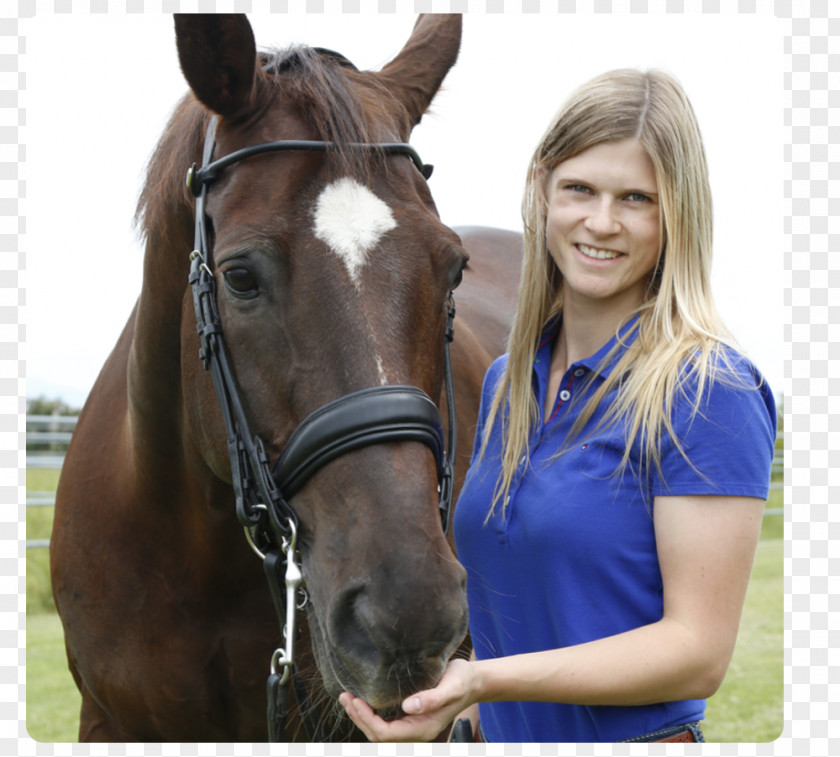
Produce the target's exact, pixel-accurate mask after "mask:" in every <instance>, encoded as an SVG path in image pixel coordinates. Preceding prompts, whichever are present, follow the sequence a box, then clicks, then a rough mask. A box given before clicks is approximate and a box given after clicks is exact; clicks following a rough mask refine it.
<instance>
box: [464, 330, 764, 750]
mask: <svg viewBox="0 0 840 757" xmlns="http://www.w3.org/2000/svg"><path fill="white" fill-rule="evenodd" d="M632 323H633V322H631V324H628V326H627V327H626V328H625V330H624V331H625V332H626V331H627V329H629V327H630V326H631V325H632ZM558 329H559V323H555V324H554V325H553V326H550V327H548V328H547V331H546V333H545V334H544V339H543V342H542V344H541V346H540V348H539V350H538V353H537V356H536V359H535V364H534V372H533V381H534V392H535V395H536V400H537V406H538V407H539V408H540V419H539V426H538V428H536V429H535V431H534V433H533V435H532V438H531V441H530V465H529V466H525V465H523V466H522V467H521V468H520V470H519V472H518V474H517V476H516V477H515V479H514V481H513V485H512V486H511V489H510V499H509V502H508V504H507V508H506V512H505V515H504V516H503V515H502V508H501V503H499V504H498V505H497V507H496V513H495V514H494V516H493V517H492V518H491V519H490V520H489V521H488V522H486V523H485V520H486V518H487V513H488V511H489V509H490V505H491V502H492V499H493V492H494V488H495V486H496V482H497V478H498V475H499V471H500V459H501V455H500V450H501V439H500V434H499V428H498V422H497V424H496V426H495V427H494V429H493V434H492V436H491V438H490V444H489V446H488V449H487V451H486V452H485V455H484V457H483V458H482V459H481V461H480V462H478V461H477V457H478V450H479V448H480V443H481V438H482V435H483V432H484V425H485V421H486V417H487V412H488V409H489V407H490V404H491V402H492V398H493V394H494V392H495V388H496V386H497V385H498V382H499V380H500V379H501V376H502V374H503V371H504V367H505V364H506V361H507V356H503V357H501V358H499V359H498V360H497V361H496V362H495V363H493V365H492V366H491V367H490V369H489V370H488V372H487V375H486V377H485V381H484V389H483V396H482V404H481V409H480V412H479V421H478V428H477V432H476V441H475V448H474V451H473V465H472V467H471V468H470V470H469V473H468V474H467V479H466V483H465V485H464V488H463V489H462V491H461V495H460V498H459V500H458V506H457V509H456V510H455V516H454V535H455V541H456V545H457V548H458V559H459V560H460V561H461V563H462V564H463V565H464V567H465V568H466V570H467V574H468V583H467V592H468V600H469V609H470V633H471V635H472V641H473V645H474V648H475V652H476V656H477V657H478V659H487V658H493V657H501V656H507V655H515V654H520V653H526V652H536V651H542V650H546V649H555V648H559V647H567V646H573V645H575V644H582V643H584V642H588V641H592V640H595V639H600V638H603V637H606V636H612V635H614V634H619V633H622V632H624V631H628V630H630V629H633V628H638V627H639V626H643V625H646V624H649V623H654V622H656V621H657V620H660V619H661V618H662V612H663V604H662V576H661V573H660V570H659V561H658V559H657V555H656V540H655V536H654V530H653V517H652V513H653V500H654V497H656V496H659V495H662V496H668V495H689V494H718V495H735V496H744V497H759V498H764V499H766V497H767V495H768V489H769V481H770V466H771V463H772V459H773V444H774V441H775V436H776V409H775V402H774V400H773V396H772V393H771V392H770V389H769V387H768V386H767V383H766V382H765V381H764V380H763V379H762V377H761V376H760V374H759V373H758V371H757V370H756V369H755V367H754V366H753V365H752V364H751V363H749V362H748V361H747V360H746V359H744V358H743V357H741V356H739V355H737V354H736V353H734V352H732V353H730V354H731V356H732V357H733V359H734V361H735V364H736V366H737V373H738V376H739V378H740V379H741V380H742V382H743V384H744V386H732V385H731V383H727V382H723V381H718V382H715V383H714V384H712V385H711V386H707V389H706V390H705V391H704V393H703V398H702V401H701V405H700V412H699V413H697V414H696V415H692V413H691V401H692V397H691V391H690V386H689V392H688V395H689V396H688V397H682V396H680V397H677V398H676V399H675V401H674V409H673V414H672V422H673V426H674V430H675V432H676V435H677V437H678V439H679V440H680V443H681V444H682V446H683V449H684V450H685V451H686V452H687V454H688V456H689V459H690V460H691V462H692V465H688V464H687V463H686V461H685V459H684V458H683V456H682V454H681V453H680V451H679V449H678V448H677V447H676V445H675V444H674V442H673V440H672V439H671V438H670V437H668V436H667V435H666V436H665V437H664V438H663V440H662V446H661V456H662V462H661V472H660V471H659V470H656V468H655V466H652V468H653V470H650V471H648V472H647V475H646V476H645V480H644V481H640V480H639V479H638V478H637V477H636V475H637V472H638V471H639V469H640V466H639V463H640V460H641V455H640V454H639V450H638V444H636V445H634V448H633V452H632V454H631V458H630V465H629V466H628V468H627V469H626V470H625V473H624V474H623V475H622V476H620V477H619V476H616V475H615V471H616V469H617V467H618V464H619V462H620V460H621V456H622V454H623V453H624V448H625V442H624V439H625V435H624V425H623V424H621V423H619V424H614V425H613V426H612V427H611V428H607V429H602V430H600V431H598V432H597V433H596V434H594V435H591V432H592V431H593V430H594V429H595V427H596V426H597V425H598V420H599V419H600V418H601V417H602V413H599V412H596V413H595V415H594V416H593V418H592V419H591V420H590V421H589V423H588V424H587V426H586V427H585V428H584V429H583V433H582V435H581V437H580V438H579V441H578V442H576V443H575V444H574V445H572V447H571V449H570V451H568V452H566V453H564V454H563V455H561V456H559V457H557V452H558V450H559V449H560V448H561V447H562V446H563V445H562V442H563V441H564V439H565V437H566V435H567V434H568V432H569V430H570V428H571V426H572V424H573V422H574V420H575V416H576V414H577V408H578V407H579V405H578V404H577V402H581V401H583V402H585V400H586V398H587V396H588V395H589V394H590V393H592V392H594V391H595V390H596V389H597V387H598V386H599V384H600V383H602V382H603V381H604V378H605V376H604V375H602V374H597V373H596V372H597V368H598V366H599V364H600V362H601V359H602V358H603V357H604V356H605V355H606V354H607V353H608V352H609V350H610V349H611V348H612V347H613V346H614V343H615V339H613V340H611V341H610V342H609V343H607V344H606V345H604V347H603V348H601V349H600V350H599V351H598V352H597V353H595V354H594V355H592V356H591V357H589V358H587V359H586V360H582V361H580V362H579V363H575V364H574V365H572V366H570V367H569V369H568V371H567V373H566V375H565V376H564V377H563V380H562V381H561V384H560V389H561V391H560V393H559V396H558V400H557V404H556V405H555V407H554V410H553V411H552V413H551V414H550V416H549V418H548V419H546V418H544V417H543V408H544V407H545V399H546V392H547V386H548V374H549V364H550V358H551V344H552V342H553V336H554V335H556V333H557V330H558ZM633 339H634V335H633V334H631V335H630V336H629V337H628V340H629V342H632V341H633ZM616 360H617V358H616ZM611 362H612V364H614V362H615V360H613V361H611ZM610 367H611V366H607V367H606V368H605V369H604V372H605V373H607V374H608V373H609V370H610ZM593 373H596V375H595V377H594V383H593V384H592V385H590V386H589V388H588V389H587V390H585V388H584V387H585V384H586V382H587V380H588V379H589V378H590V376H591V374H593ZM583 392H585V395H582V396H577V395H581V393H583ZM695 394H696V392H695ZM573 399H576V400H577V402H575V403H573V402H572V400H573ZM611 399H612V395H607V398H606V400H607V402H609V401H610V400H611ZM690 532H691V525H690V524H686V538H690ZM479 709H480V717H481V725H482V729H483V731H484V734H485V736H486V738H487V740H488V741H491V742H555V743H556V742H616V741H621V740H624V739H628V738H632V737H635V736H640V735H642V734H645V733H650V732H652V731H656V730H659V729H662V728H668V727H671V726H675V725H681V724H683V723H690V722H693V721H697V720H700V719H702V718H703V715H704V711H705V700H686V701H678V702H667V703H663V704H654V705H649V706H641V707H635V706H634V707H611V706H578V705H567V704H554V703H544V702H497V703H490V704H485V703H482V704H481V705H480V708H479Z"/></svg>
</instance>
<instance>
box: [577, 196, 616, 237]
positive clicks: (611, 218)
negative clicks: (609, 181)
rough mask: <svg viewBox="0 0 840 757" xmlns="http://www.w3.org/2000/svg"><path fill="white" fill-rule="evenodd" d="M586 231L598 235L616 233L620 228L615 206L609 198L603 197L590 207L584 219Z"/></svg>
mask: <svg viewBox="0 0 840 757" xmlns="http://www.w3.org/2000/svg"><path fill="white" fill-rule="evenodd" d="M584 225H585V226H586V229H587V231H591V232H592V233H593V234H597V235H598V236H610V235H611V234H616V233H618V231H619V230H620V228H621V224H619V222H618V219H617V217H616V214H615V207H614V205H613V202H612V200H611V199H610V198H607V197H605V198H603V199H601V200H600V201H599V202H598V203H597V204H595V205H594V207H592V209H591V212H590V214H589V215H588V216H587V217H586V220H585V221H584Z"/></svg>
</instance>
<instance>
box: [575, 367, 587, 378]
mask: <svg viewBox="0 0 840 757" xmlns="http://www.w3.org/2000/svg"><path fill="white" fill-rule="evenodd" d="M584 373H586V371H585V370H583V368H578V369H577V370H576V371H575V376H577V377H578V378H580V377H581V376H583V374H584Z"/></svg>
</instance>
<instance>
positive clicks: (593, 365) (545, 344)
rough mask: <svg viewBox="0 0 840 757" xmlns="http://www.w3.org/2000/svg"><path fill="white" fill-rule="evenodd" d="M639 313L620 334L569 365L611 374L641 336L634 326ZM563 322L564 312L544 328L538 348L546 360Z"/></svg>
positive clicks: (541, 356) (620, 330) (548, 358)
mask: <svg viewBox="0 0 840 757" xmlns="http://www.w3.org/2000/svg"><path fill="white" fill-rule="evenodd" d="M638 320H639V314H638V313H636V315H634V316H633V317H632V318H631V319H630V320H629V321H628V322H627V323H625V324H624V325H623V326H622V327H621V328H620V329H619V330H618V334H617V335H614V336H613V337H612V338H611V339H610V340H609V341H608V342H607V343H606V344H605V345H604V346H603V347H601V348H600V349H599V350H598V351H597V352H595V353H594V354H592V355H590V356H589V357H587V358H584V359H583V360H579V361H578V362H577V363H575V365H574V366H569V367H570V368H574V367H579V366H582V367H584V368H586V369H587V370H589V371H592V372H597V373H598V374H599V375H600V376H601V377H602V378H606V377H607V376H609V375H610V373H611V372H612V370H613V368H614V367H615V365H616V363H618V361H619V360H620V359H621V357H622V355H623V354H624V352H625V349H626V348H627V347H628V346H630V345H631V344H633V342H635V341H636V339H637V338H638V336H639V330H638V329H637V328H634V326H635V325H636V324H637V323H638ZM562 322H563V315H562V313H560V314H558V315H556V316H553V317H552V318H551V319H550V320H549V321H548V323H547V324H546V325H545V328H543V331H542V335H541V337H540V342H539V347H538V349H537V355H538V356H539V357H540V358H542V359H544V360H545V361H546V362H549V360H550V354H551V345H552V344H553V343H554V339H555V338H556V337H557V334H558V332H559V331H560V325H561V324H562ZM619 340H621V341H622V343H623V345H624V346H623V347H622V348H621V349H619V350H618V351H617V352H616V353H615V354H614V355H613V356H612V357H611V358H610V359H609V361H607V363H606V364H605V365H604V366H603V367H602V368H601V370H600V371H598V366H599V365H600V363H601V361H602V360H603V359H604V357H606V355H607V354H608V353H609V351H610V350H611V349H612V348H613V347H614V346H615V344H616V342H617V341H619Z"/></svg>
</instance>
